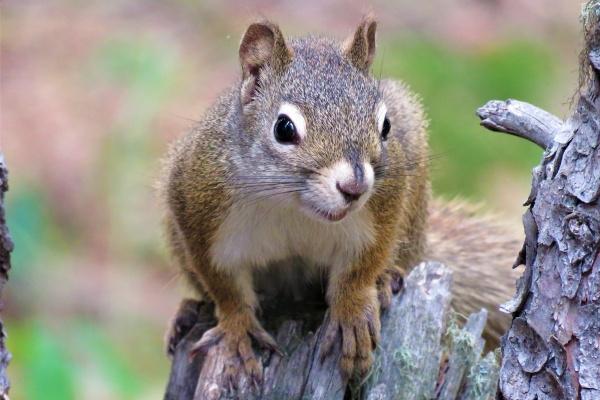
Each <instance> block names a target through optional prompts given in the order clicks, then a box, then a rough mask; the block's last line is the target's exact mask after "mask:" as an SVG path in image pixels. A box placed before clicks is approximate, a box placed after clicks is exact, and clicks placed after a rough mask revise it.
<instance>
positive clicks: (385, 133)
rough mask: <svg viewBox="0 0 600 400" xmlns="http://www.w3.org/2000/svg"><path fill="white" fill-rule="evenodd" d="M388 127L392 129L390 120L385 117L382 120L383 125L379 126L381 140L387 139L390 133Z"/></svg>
mask: <svg viewBox="0 0 600 400" xmlns="http://www.w3.org/2000/svg"><path fill="white" fill-rule="evenodd" d="M390 129H392V125H391V124H390V120H389V119H388V117H385V119H384V120H383V127H382V128H381V138H382V139H383V140H387V138H388V134H389V133H390Z"/></svg>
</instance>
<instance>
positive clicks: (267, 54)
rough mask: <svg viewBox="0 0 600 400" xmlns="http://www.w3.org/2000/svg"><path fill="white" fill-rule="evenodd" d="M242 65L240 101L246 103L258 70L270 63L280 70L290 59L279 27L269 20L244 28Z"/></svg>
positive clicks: (249, 98)
mask: <svg viewBox="0 0 600 400" xmlns="http://www.w3.org/2000/svg"><path fill="white" fill-rule="evenodd" d="M239 56H240V63H241V65H242V102H243V103H244V104H246V103H248V102H249V101H250V100H251V99H252V95H253V94H254V92H255V90H256V85H257V83H258V77H259V74H260V70H261V68H262V67H264V66H265V65H267V64H268V65H270V66H271V67H272V68H273V69H275V70H276V71H281V70H283V69H284V68H285V66H286V65H287V64H288V63H289V62H290V61H291V60H292V51H291V49H290V48H288V47H287V45H286V43H285V39H284V37H283V34H282V33H281V31H280V30H279V27H278V26H277V25H276V24H274V23H272V22H269V21H263V22H256V23H253V24H252V25H250V26H249V27H248V29H246V33H244V37H243V38H242V43H241V44H240V50H239Z"/></svg>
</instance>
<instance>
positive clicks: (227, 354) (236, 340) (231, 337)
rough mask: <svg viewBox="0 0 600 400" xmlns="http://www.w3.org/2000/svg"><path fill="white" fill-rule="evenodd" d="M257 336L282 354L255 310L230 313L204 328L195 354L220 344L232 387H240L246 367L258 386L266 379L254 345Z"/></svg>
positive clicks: (271, 348)
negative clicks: (208, 327) (213, 325)
mask: <svg viewBox="0 0 600 400" xmlns="http://www.w3.org/2000/svg"><path fill="white" fill-rule="evenodd" d="M251 338H252V339H254V340H255V341H256V342H257V343H258V344H259V345H260V346H261V347H264V348H267V349H269V350H271V351H275V352H277V353H279V354H281V351H280V350H279V347H278V346H277V343H276V342H275V340H274V339H273V338H272V337H271V335H269V334H268V333H267V331H265V330H264V328H263V327H262V326H261V325H260V322H258V320H257V319H256V317H255V316H254V314H253V313H251V312H240V313H236V314H234V315H228V316H226V317H225V318H222V320H221V321H219V323H218V324H217V326H215V327H214V328H212V329H209V330H207V331H206V332H204V334H203V335H202V337H201V338H200V340H198V342H196V343H195V344H194V346H192V350H191V352H192V356H193V355H195V354H197V353H199V352H205V351H207V350H208V348H210V347H211V346H220V347H221V348H220V349H219V350H218V351H219V352H221V353H222V354H223V355H224V358H225V368H224V371H223V379H224V382H225V383H226V384H228V385H229V386H230V388H236V387H237V383H238V380H239V379H240V372H241V371H243V372H244V373H245V374H246V375H247V376H248V378H249V379H250V381H251V382H252V383H253V384H254V385H255V386H257V385H258V384H259V383H260V382H261V381H262V363H261V361H260V360H259V358H258V357H257V356H256V354H255V353H254V350H253V349H252V341H251Z"/></svg>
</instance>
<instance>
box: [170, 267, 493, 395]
mask: <svg viewBox="0 0 600 400" xmlns="http://www.w3.org/2000/svg"><path fill="white" fill-rule="evenodd" d="M450 285H451V273H450V271H449V270H448V269H447V268H446V267H444V266H443V265H441V264H439V263H434V262H428V263H422V264H421V265H419V266H417V267H416V268H415V269H414V270H413V272H411V274H410V275H409V276H408V277H407V278H406V279H405V280H404V289H403V291H402V292H401V293H400V294H399V295H397V296H395V298H394V300H393V302H392V306H391V307H390V309H389V311H387V312H385V313H384V314H383V315H382V340H381V344H380V346H379V347H378V349H377V351H376V361H375V366H374V368H373V370H372V371H371V373H370V375H369V376H368V377H367V378H365V380H363V381H361V382H358V381H352V382H350V383H348V382H347V381H345V380H344V379H342V377H341V376H340V374H339V372H338V361H339V358H340V349H339V348H337V349H335V350H334V351H333V354H332V355H331V356H330V357H328V358H327V359H325V360H324V362H323V363H321V362H320V361H319V357H317V354H318V352H319V346H320V338H321V333H322V332H323V331H324V324H326V323H327V317H326V311H325V310H326V308H325V305H324V304H323V303H318V302H317V303H311V304H310V305H309V306H307V305H306V304H303V305H301V307H300V308H298V307H297V306H296V308H294V305H290V304H286V303H283V304H279V305H278V307H277V308H279V309H280V310H276V309H272V310H268V312H266V313H265V314H266V315H269V318H268V320H266V321H264V322H265V326H266V327H267V329H268V330H269V331H271V332H272V333H273V334H274V335H275V337H276V339H277V341H278V343H279V345H280V346H281V347H282V348H283V350H284V351H285V353H286V356H284V357H280V356H278V355H276V354H268V353H267V352H264V353H263V354H262V358H263V361H264V365H265V370H264V379H263V383H262V385H261V386H260V387H258V388H254V387H252V386H251V385H250V384H249V382H247V380H245V378H244V377H241V380H240V382H239V385H238V387H237V389H234V388H229V387H228V385H226V384H225V382H222V381H221V371H222V368H223V362H224V360H223V356H222V354H220V353H219V349H218V347H214V348H213V349H212V350H210V351H209V352H208V353H207V354H205V355H200V356H198V357H197V358H196V359H190V356H189V350H190V348H191V346H192V344H193V343H194V341H196V340H197V339H198V338H200V336H201V335H202V333H203V332H204V331H206V330H207V329H209V328H210V327H212V326H213V325H214V324H215V320H214V318H213V310H212V307H211V306H210V305H208V304H204V303H197V302H196V303H195V304H192V303H190V306H189V307H185V308H184V309H183V312H182V313H180V315H179V316H178V318H179V320H178V321H179V322H180V324H179V325H180V326H181V327H182V329H183V331H184V332H181V335H180V336H181V337H182V340H181V341H180V342H179V343H178V344H176V345H175V353H174V357H173V365H172V369H171V376H170V378H169V384H168V387H167V391H166V395H165V399H181V400H185V399H226V398H241V399H259V398H260V399H333V400H334V399H340V400H341V399H344V398H345V396H348V395H350V396H352V397H353V398H362V399H369V400H376V399H388V398H401V399H422V398H439V399H454V398H461V399H491V398H493V395H494V393H495V387H496V381H497V378H496V376H497V370H498V364H497V361H496V358H495V357H493V355H492V356H489V357H487V358H485V359H483V360H480V356H481V351H482V348H483V339H481V331H482V329H483V325H485V320H486V316H487V313H486V312H485V311H481V312H479V313H477V314H474V315H473V316H471V317H470V318H469V320H468V322H467V324H466V326H465V328H464V329H463V330H460V329H458V327H457V326H456V324H455V323H450V324H449V326H450V328H448V323H447V321H448V317H449V309H450V308H449V304H450ZM265 303H266V304H271V303H277V302H276V301H271V302H269V301H267V302H265ZM307 307H308V308H307ZM323 320H324V321H325V322H324V323H323V326H319V325H320V324H321V321H323ZM447 328H448V329H447ZM417 332H418V334H417ZM484 360H485V361H486V363H483V364H482V362H483V361H484ZM480 364H481V365H480ZM486 388H493V390H488V389H486ZM457 396H461V397H457Z"/></svg>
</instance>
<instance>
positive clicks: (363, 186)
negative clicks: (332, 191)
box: [335, 180, 369, 203]
mask: <svg viewBox="0 0 600 400" xmlns="http://www.w3.org/2000/svg"><path fill="white" fill-rule="evenodd" d="M335 186H336V187H337V190H339V191H340V193H341V194H342V196H344V199H345V200H346V201H347V202H348V203H350V202H353V201H356V200H358V199H359V198H360V196H362V195H363V194H364V193H365V192H366V191H367V190H368V189H369V185H368V184H367V183H366V182H364V180H363V181H360V182H357V181H356V180H352V181H350V182H337V183H336V185H335Z"/></svg>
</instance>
